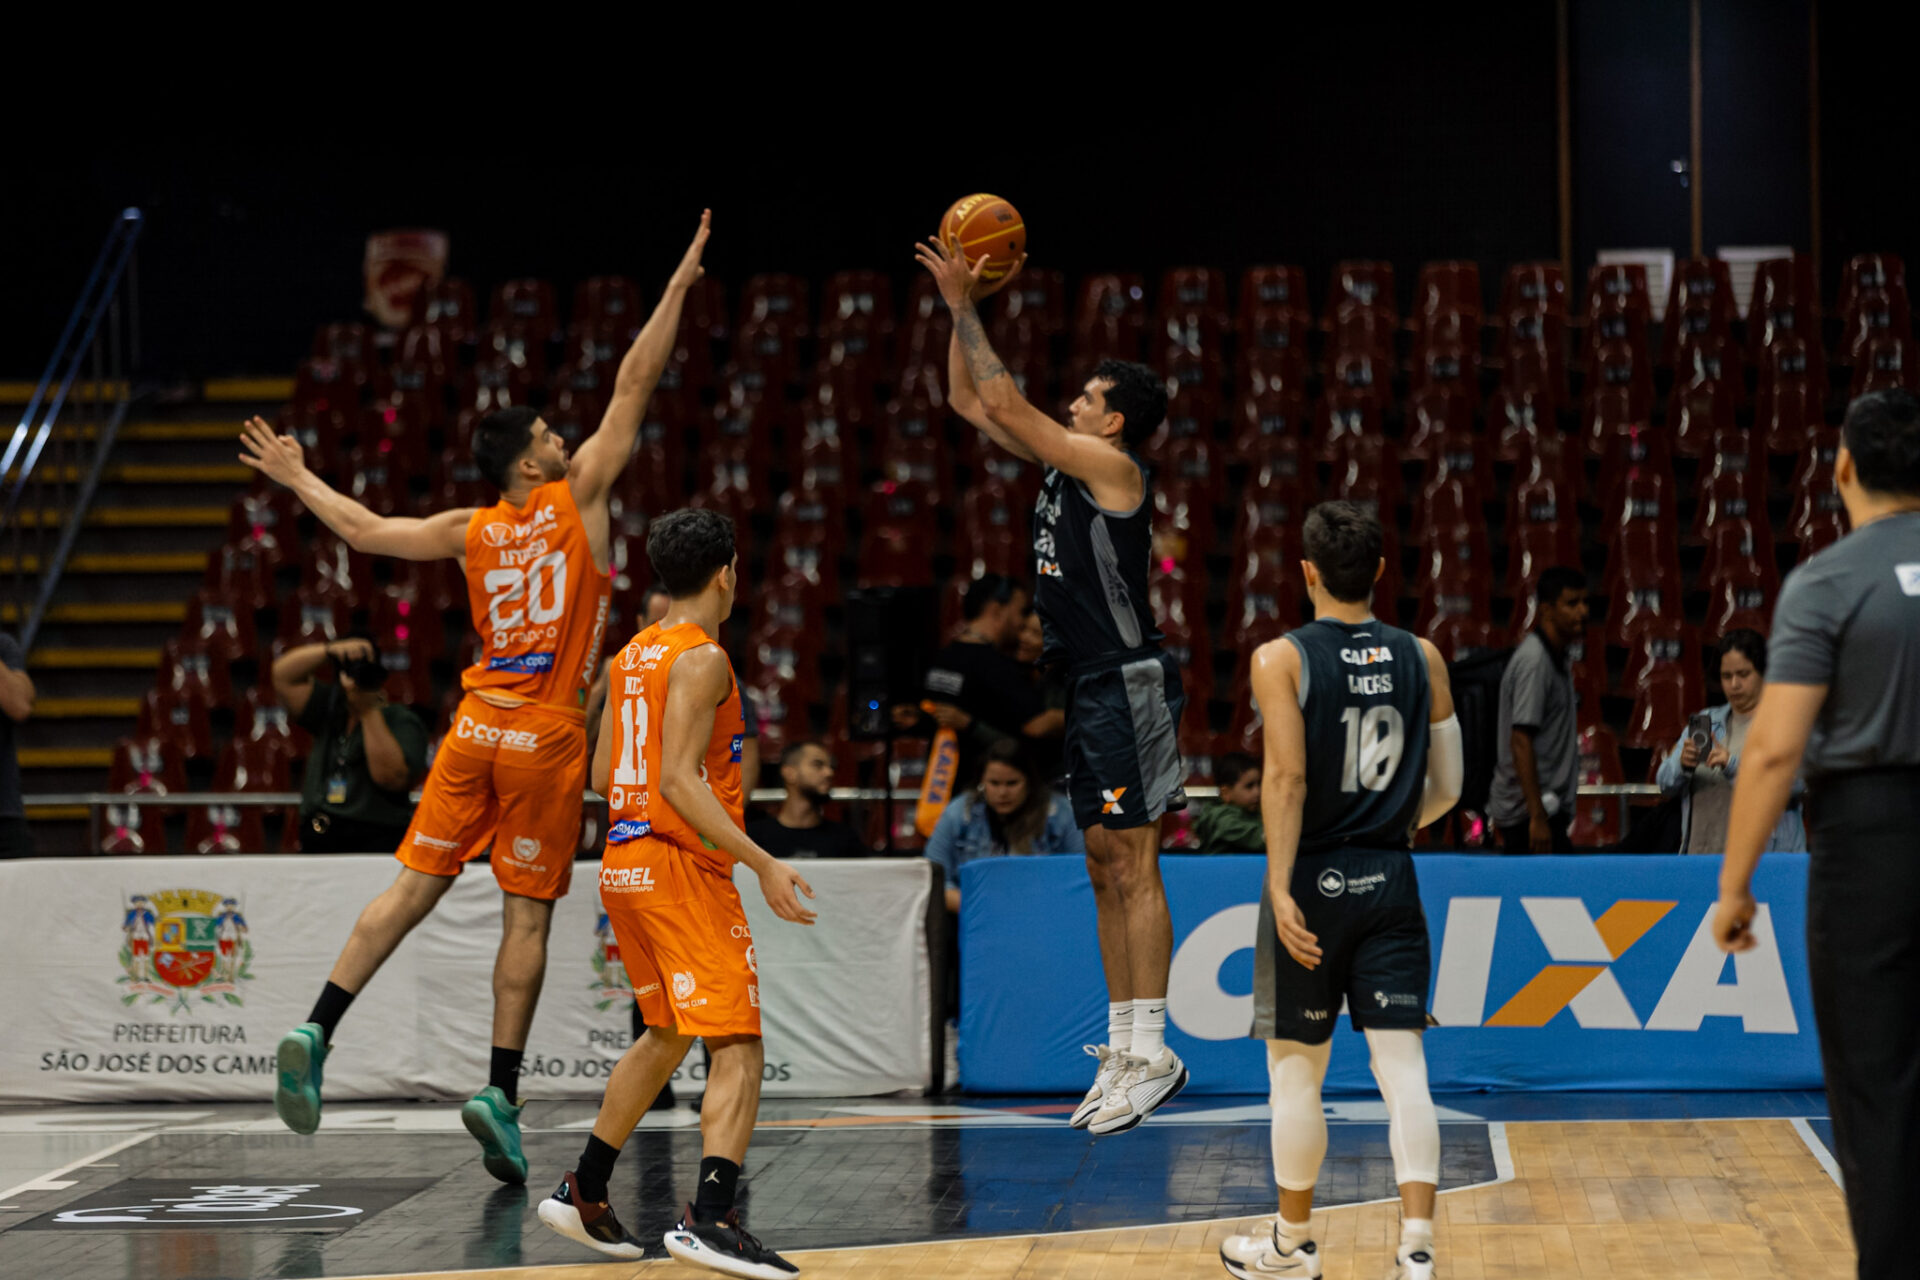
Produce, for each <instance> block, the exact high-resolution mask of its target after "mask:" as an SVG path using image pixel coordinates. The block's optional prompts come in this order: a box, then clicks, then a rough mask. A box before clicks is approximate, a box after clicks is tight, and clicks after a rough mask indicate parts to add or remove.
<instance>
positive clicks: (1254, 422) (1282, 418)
mask: <svg viewBox="0 0 1920 1280" xmlns="http://www.w3.org/2000/svg"><path fill="white" fill-rule="evenodd" d="M1310 412H1311V411H1310V410H1309V409H1308V406H1307V399H1306V397H1305V396H1303V395H1301V394H1300V393H1299V392H1298V391H1291V390H1280V389H1278V388H1275V389H1273V390H1267V391H1260V392H1254V393H1249V394H1247V395H1244V396H1242V397H1241V398H1240V402H1239V406H1238V408H1237V409H1236V411H1235V413H1234V431H1233V444H1232V446H1231V452H1232V457H1233V460H1234V461H1236V462H1239V463H1241V464H1243V465H1245V466H1247V467H1250V468H1255V469H1257V468H1259V467H1260V466H1262V465H1263V464H1264V463H1265V460H1266V458H1267V455H1268V454H1270V453H1272V452H1274V451H1276V450H1281V449H1289V448H1290V449H1292V450H1294V451H1295V452H1296V453H1297V452H1298V450H1299V446H1300V439H1301V437H1303V436H1304V435H1305V434H1306V432H1307V430H1308V428H1309V426H1310V425H1311V421H1312V419H1311V417H1310V416H1309V415H1310Z"/></svg>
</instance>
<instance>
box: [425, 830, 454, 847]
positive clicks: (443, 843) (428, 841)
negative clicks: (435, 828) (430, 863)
mask: <svg viewBox="0 0 1920 1280" xmlns="http://www.w3.org/2000/svg"><path fill="white" fill-rule="evenodd" d="M413 842H414V843H415V844H423V845H425V846H426V847H427V848H429V849H458V848H459V847H460V842H459V841H458V840H436V839H435V838H434V837H432V836H430V835H428V834H427V833H426V832H424V831H416V832H414V833H413Z"/></svg>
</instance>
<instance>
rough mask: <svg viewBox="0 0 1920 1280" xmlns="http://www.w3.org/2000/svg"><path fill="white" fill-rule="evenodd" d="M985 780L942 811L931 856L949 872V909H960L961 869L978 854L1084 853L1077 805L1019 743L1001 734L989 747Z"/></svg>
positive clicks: (931, 842) (929, 849) (983, 772)
mask: <svg viewBox="0 0 1920 1280" xmlns="http://www.w3.org/2000/svg"><path fill="white" fill-rule="evenodd" d="M985 756H986V759H985V762H984V765H983V767H982V769H981V771H980V785H979V787H978V788H976V789H975V790H973V791H969V792H968V793H967V794H966V795H963V796H960V797H958V798H957V799H955V800H954V802H953V803H952V804H950V805H948V806H947V808H946V812H944V813H942V814H941V815H940V822H939V825H937V826H935V827H934V829H933V836H932V837H931V838H930V839H929V840H928V841H927V857H928V858H930V859H932V860H933V861H934V862H937V863H939V864H940V866H941V867H942V868H944V869H945V871H946V873H947V910H949V911H958V910H959V909H960V868H961V867H963V866H965V865H966V864H967V863H969V862H972V861H973V860H974V859H976V858H1006V857H1021V856H1026V855H1030V854H1041V853H1085V852H1086V851H1087V846H1086V844H1085V843H1084V842H1083V841H1082V839H1081V837H1080V829H1079V828H1078V827H1076V826H1075V825H1074V823H1073V810H1072V808H1071V806H1069V805H1068V804H1067V801H1066V798H1065V797H1064V796H1060V795H1056V794H1055V793H1054V792H1052V791H1050V790H1049V789H1048V788H1047V786H1046V784H1045V783H1043V782H1041V781H1040V779H1039V777H1038V776H1037V775H1036V774H1035V773H1034V771H1033V766H1032V765H1031V764H1030V763H1029V762H1028V760H1027V758H1026V754H1025V753H1024V752H1023V751H1021V749H1020V744H1019V743H1018V742H1015V741H1014V740H1013V739H1011V738H1002V739H1001V740H1000V741H998V742H996V743H994V744H993V745H992V746H990V747H988V748H987V750H986V752H985Z"/></svg>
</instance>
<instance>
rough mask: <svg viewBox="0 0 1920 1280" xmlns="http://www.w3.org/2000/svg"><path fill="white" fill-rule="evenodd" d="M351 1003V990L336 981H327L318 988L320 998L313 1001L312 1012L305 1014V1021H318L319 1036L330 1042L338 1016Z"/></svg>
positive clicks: (338, 1023)
mask: <svg viewBox="0 0 1920 1280" xmlns="http://www.w3.org/2000/svg"><path fill="white" fill-rule="evenodd" d="M352 1003H353V992H351V991H349V990H347V989H346V988H345V987H343V986H341V985H339V984H338V983H334V982H329V983H328V984H327V985H326V986H324V987H322V988H320V998H319V999H318V1000H316V1001H314V1002H313V1012H312V1013H310V1014H308V1015H307V1021H308V1022H317V1023H319V1024H320V1033H321V1036H322V1037H323V1038H324V1039H325V1040H326V1042H327V1043H328V1044H332V1043H333V1029H334V1028H335V1027H337V1026H339V1025H340V1016H341V1015H342V1014H344V1013H345V1012H346V1011H347V1006H348V1005H350V1004H352Z"/></svg>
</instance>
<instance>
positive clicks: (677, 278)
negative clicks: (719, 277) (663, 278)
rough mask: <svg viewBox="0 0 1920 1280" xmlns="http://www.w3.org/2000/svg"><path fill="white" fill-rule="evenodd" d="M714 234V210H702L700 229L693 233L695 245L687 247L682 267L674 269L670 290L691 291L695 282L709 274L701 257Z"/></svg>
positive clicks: (681, 262) (669, 283)
mask: <svg viewBox="0 0 1920 1280" xmlns="http://www.w3.org/2000/svg"><path fill="white" fill-rule="evenodd" d="M712 233H713V210H711V209H702V210H701V211H700V229H699V230H698V231H696V232H694V233H693V243H692V244H690V245H688V246H687V252H686V254H685V256H683V257H682V258H681V259H680V265H679V266H677V267H675V268H674V269H673V277H672V279H670V280H668V281H667V286H668V287H669V288H677V289H691V288H692V287H693V286H694V282H695V281H697V280H699V279H700V277H701V276H703V275H705V274H707V269H706V268H705V267H703V266H701V265H700V255H701V254H703V253H705V252H706V251H707V237H708V236H709V235H711V234H712Z"/></svg>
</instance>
